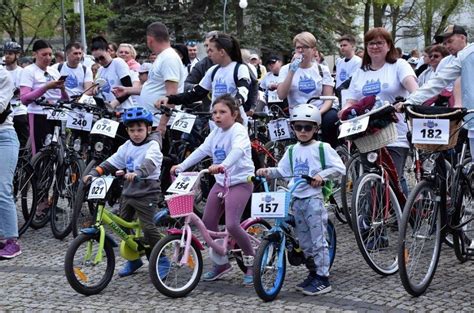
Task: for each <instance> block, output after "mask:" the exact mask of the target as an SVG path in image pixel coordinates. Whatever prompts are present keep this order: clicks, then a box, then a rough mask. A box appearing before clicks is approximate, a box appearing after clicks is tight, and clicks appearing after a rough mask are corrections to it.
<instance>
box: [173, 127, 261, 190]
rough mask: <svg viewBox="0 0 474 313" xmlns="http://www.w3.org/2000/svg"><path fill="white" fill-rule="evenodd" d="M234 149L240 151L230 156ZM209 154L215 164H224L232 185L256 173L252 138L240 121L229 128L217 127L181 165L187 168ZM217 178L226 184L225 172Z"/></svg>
mask: <svg viewBox="0 0 474 313" xmlns="http://www.w3.org/2000/svg"><path fill="white" fill-rule="evenodd" d="M233 150H234V151H236V152H240V153H238V154H234V155H233V156H231V157H230V158H228V157H229V154H230V153H231V151H233ZM207 156H211V157H212V161H213V162H212V163H213V164H222V165H224V167H225V168H226V170H227V171H228V176H229V177H230V186H233V185H237V184H241V183H245V182H247V177H248V176H250V175H254V172H255V167H254V165H253V161H252V148H251V145H250V138H249V135H248V132H247V128H245V127H244V126H243V125H242V124H240V123H237V122H236V123H234V124H233V125H232V126H231V127H230V128H229V129H227V130H223V129H222V128H220V127H216V128H215V129H214V130H213V131H212V132H211V133H210V134H209V136H207V138H206V139H205V140H204V142H203V143H202V144H201V145H200V146H199V147H198V148H197V149H196V150H194V152H193V153H191V154H190V155H189V157H187V158H186V160H184V161H183V163H181V164H180V165H179V167H180V168H181V169H182V170H186V169H188V168H190V167H191V166H193V165H194V164H197V163H198V162H199V161H201V160H202V159H203V158H204V157H207ZM215 178H216V182H217V183H218V184H219V185H221V186H224V174H218V175H215Z"/></svg>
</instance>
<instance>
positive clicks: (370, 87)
mask: <svg viewBox="0 0 474 313" xmlns="http://www.w3.org/2000/svg"><path fill="white" fill-rule="evenodd" d="M380 90H381V88H380V79H377V81H374V80H373V79H371V80H368V81H366V83H365V85H364V86H363V87H362V95H364V96H372V95H377V94H379V93H380Z"/></svg>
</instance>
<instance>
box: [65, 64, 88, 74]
mask: <svg viewBox="0 0 474 313" xmlns="http://www.w3.org/2000/svg"><path fill="white" fill-rule="evenodd" d="M63 65H64V63H61V64H59V65H58V72H59V74H61V69H62V68H63ZM82 70H83V71H84V77H86V71H87V67H86V66H85V65H84V64H82Z"/></svg>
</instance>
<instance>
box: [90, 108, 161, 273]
mask: <svg viewBox="0 0 474 313" xmlns="http://www.w3.org/2000/svg"><path fill="white" fill-rule="evenodd" d="M122 118H123V124H124V125H125V127H126V128H127V133H128V135H129V136H130V139H129V140H127V141H126V142H125V143H124V144H123V145H121V146H120V147H119V149H118V150H117V152H115V153H114V154H113V155H112V156H111V157H109V158H108V159H107V160H105V161H104V162H102V163H101V164H100V165H99V166H97V167H96V168H95V169H93V170H92V171H91V172H90V173H89V175H86V176H84V182H88V181H89V180H90V179H91V178H92V177H98V176H101V175H104V174H108V173H115V172H116V171H117V170H120V169H125V168H126V169H127V172H126V174H125V176H124V178H125V183H124V186H123V190H122V200H121V204H120V216H121V217H122V218H123V219H125V220H126V221H131V220H133V218H134V215H135V214H136V215H137V216H138V218H139V220H140V224H141V227H142V229H143V233H144V237H145V241H146V242H147V243H148V244H149V245H150V251H151V249H153V247H154V246H155V244H156V243H157V242H158V240H159V239H160V233H159V231H158V229H157V228H156V226H155V224H154V223H153V216H154V215H155V213H156V209H157V207H158V196H159V194H160V192H161V189H160V181H159V177H160V169H161V162H162V160H163V154H162V153H161V150H160V145H159V144H158V142H156V141H155V140H153V139H152V138H150V133H151V125H152V123H153V115H152V114H151V112H149V111H147V110H146V109H143V108H140V107H134V108H130V109H127V110H125V112H124V113H123V115H122ZM150 251H147V254H148V253H149V252H150ZM160 261H161V260H160ZM162 261H163V262H167V260H162ZM142 265H143V262H142V260H141V259H137V260H134V261H127V263H125V265H124V267H123V268H122V269H121V270H120V271H119V273H118V274H119V276H121V277H124V276H128V275H131V274H133V273H134V272H135V271H136V270H137V269H139V268H140V267H141V266H142ZM162 265H163V264H162ZM163 268H164V265H163Z"/></svg>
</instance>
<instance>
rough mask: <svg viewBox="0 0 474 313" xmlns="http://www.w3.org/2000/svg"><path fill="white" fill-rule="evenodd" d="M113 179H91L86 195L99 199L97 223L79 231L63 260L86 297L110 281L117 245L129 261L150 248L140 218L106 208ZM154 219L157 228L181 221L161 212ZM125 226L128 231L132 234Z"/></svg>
mask: <svg viewBox="0 0 474 313" xmlns="http://www.w3.org/2000/svg"><path fill="white" fill-rule="evenodd" d="M118 174H119V173H117V175H118ZM115 179H116V178H115ZM113 181H114V177H113V176H102V177H98V178H96V179H94V180H93V181H92V183H91V186H90V189H89V194H88V197H87V198H88V201H94V202H95V201H96V202H97V215H96V222H95V224H94V225H92V226H91V227H89V228H83V229H81V231H80V234H79V235H78V236H77V237H76V238H75V239H74V240H73V241H72V243H71V244H70V245H69V247H68V250H67V252H66V257H65V260H64V270H65V273H66V278H67V280H68V282H69V284H70V285H71V287H72V288H73V289H74V290H76V291H77V292H79V293H81V294H83V295H86V296H89V295H94V294H98V293H100V292H101V291H102V290H103V289H104V288H105V287H107V285H108V284H109V282H110V281H111V279H112V276H113V274H114V269H115V253H114V247H117V246H119V250H120V255H121V256H122V257H123V258H124V259H126V260H130V261H132V260H136V259H138V258H139V257H141V256H143V255H144V254H145V249H147V248H149V246H148V245H146V244H145V243H144V242H143V232H142V229H141V227H140V224H139V221H138V220H134V221H132V222H127V221H125V220H123V219H122V218H120V217H119V216H117V215H115V214H114V213H112V212H110V211H109V210H108V208H106V207H105V203H106V201H107V198H108V197H110V194H111V193H110V192H108V191H109V188H110V186H111V185H112V183H113ZM154 221H155V224H156V225H157V226H158V227H160V228H162V227H166V229H167V228H168V227H175V224H177V223H178V221H176V220H174V219H171V218H169V215H167V214H162V212H161V211H160V212H158V213H157V214H156V215H155V218H154ZM104 226H109V228H110V229H111V230H112V231H113V232H114V233H115V234H116V235H117V236H118V237H119V238H120V239H121V240H122V241H121V242H120V245H118V244H117V243H116V242H115V241H114V239H113V238H112V237H111V236H110V235H109V234H107V232H106V228H105V227H104ZM124 229H127V230H129V233H127V232H126V231H124Z"/></svg>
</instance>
